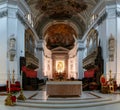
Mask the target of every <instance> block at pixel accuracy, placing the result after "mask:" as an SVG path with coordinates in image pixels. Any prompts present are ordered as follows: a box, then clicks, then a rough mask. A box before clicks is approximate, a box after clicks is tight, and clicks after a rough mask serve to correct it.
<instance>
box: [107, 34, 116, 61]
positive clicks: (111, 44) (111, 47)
mask: <svg viewBox="0 0 120 110" xmlns="http://www.w3.org/2000/svg"><path fill="white" fill-rule="evenodd" d="M108 51H109V61H114V52H115V39H114V37H113V35H112V34H111V35H110V38H109V40H108Z"/></svg>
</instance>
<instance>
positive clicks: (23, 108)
mask: <svg viewBox="0 0 120 110" xmlns="http://www.w3.org/2000/svg"><path fill="white" fill-rule="evenodd" d="M24 95H25V96H26V98H27V100H26V101H25V102H23V101H17V103H16V105H15V106H5V105H4V100H5V98H6V96H7V95H6V94H5V93H4V92H0V110H13V109H14V110H40V109H41V110H120V94H119V91H118V93H116V94H101V93H100V92H99V91H84V92H82V95H81V96H80V97H48V96H47V95H46V90H45V89H42V90H37V91H24Z"/></svg>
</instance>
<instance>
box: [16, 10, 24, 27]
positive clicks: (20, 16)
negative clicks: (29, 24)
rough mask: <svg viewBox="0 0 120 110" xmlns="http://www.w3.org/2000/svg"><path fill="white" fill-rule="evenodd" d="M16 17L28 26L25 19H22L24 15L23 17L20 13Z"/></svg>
mask: <svg viewBox="0 0 120 110" xmlns="http://www.w3.org/2000/svg"><path fill="white" fill-rule="evenodd" d="M16 17H17V18H18V19H19V20H20V22H21V23H22V24H23V25H25V26H26V22H25V20H24V18H23V17H22V15H21V14H20V13H19V12H17V13H16Z"/></svg>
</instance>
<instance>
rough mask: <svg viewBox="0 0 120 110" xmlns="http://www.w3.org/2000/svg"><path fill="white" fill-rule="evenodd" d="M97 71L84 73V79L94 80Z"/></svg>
mask: <svg viewBox="0 0 120 110" xmlns="http://www.w3.org/2000/svg"><path fill="white" fill-rule="evenodd" d="M95 70H96V69H91V70H87V71H85V72H84V78H93V77H94V74H95Z"/></svg>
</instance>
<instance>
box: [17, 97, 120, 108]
mask: <svg viewBox="0 0 120 110" xmlns="http://www.w3.org/2000/svg"><path fill="white" fill-rule="evenodd" d="M63 102H65V101H46V102H37V101H35V102H34V101H33V102H32V101H31V102H30V101H25V102H19V101H18V102H17V103H16V105H17V106H24V107H33V108H50V109H52V108H83V107H84V108H85V107H94V106H100V105H107V104H113V103H118V102H120V100H111V99H100V100H98V101H97V100H94V99H93V101H92V102H90V101H86V102H84V101H79V102H78V101H76V100H75V101H73V103H72V102H70V101H69V102H68V103H67V102H66V103H63ZM81 102H82V103H81ZM83 102H84V103H83Z"/></svg>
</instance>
